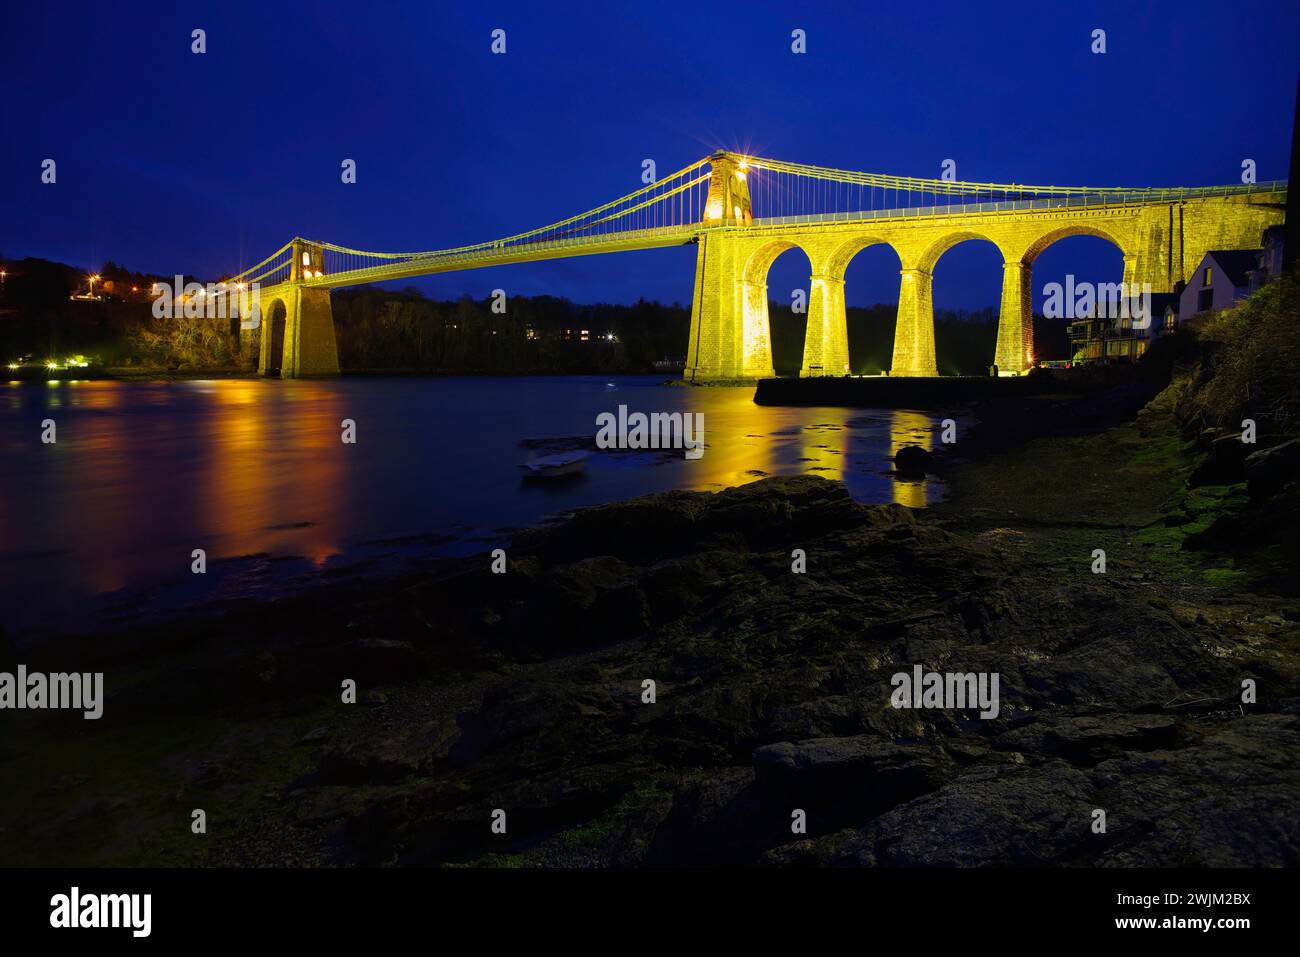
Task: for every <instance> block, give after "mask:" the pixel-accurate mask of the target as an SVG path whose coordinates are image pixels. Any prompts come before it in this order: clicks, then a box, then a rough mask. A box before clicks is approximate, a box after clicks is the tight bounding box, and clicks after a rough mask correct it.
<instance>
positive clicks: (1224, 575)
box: [1201, 568, 1250, 588]
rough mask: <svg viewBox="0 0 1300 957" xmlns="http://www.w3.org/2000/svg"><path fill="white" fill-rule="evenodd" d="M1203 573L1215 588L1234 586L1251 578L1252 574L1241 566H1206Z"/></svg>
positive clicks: (1207, 581)
mask: <svg viewBox="0 0 1300 957" xmlns="http://www.w3.org/2000/svg"><path fill="white" fill-rule="evenodd" d="M1201 574H1202V576H1204V578H1205V581H1206V583H1207V584H1209V585H1213V586H1214V587H1215V588H1234V587H1237V586H1240V585H1244V584H1246V582H1247V581H1249V580H1250V576H1249V575H1247V574H1246V573H1245V572H1243V571H1242V570H1241V569H1239V568H1206V569H1204V570H1203V571H1202V572H1201Z"/></svg>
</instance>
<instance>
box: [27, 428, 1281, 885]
mask: <svg viewBox="0 0 1300 957" xmlns="http://www.w3.org/2000/svg"><path fill="white" fill-rule="evenodd" d="M1084 451H1085V452H1086V456H1085V457H1084V458H1083V459H1081V461H1085V462H1087V461H1093V456H1094V455H1095V453H1094V452H1093V451H1092V450H1090V449H1085V450H1084ZM1053 454H1054V455H1058V456H1064V457H1065V459H1066V460H1067V461H1066V463H1065V465H1064V466H1063V468H1064V467H1068V468H1070V469H1074V470H1077V469H1079V468H1080V466H1079V464H1078V463H1076V462H1073V461H1072V460H1069V455H1068V454H1067V453H1066V452H1061V451H1059V450H1058V451H1056V452H1054V453H1053ZM995 468H996V471H990V472H989V473H987V475H986V476H985V478H984V480H983V481H980V482H973V483H970V485H969V487H970V488H972V489H975V490H976V491H977V493H978V494H977V497H975V498H973V499H972V498H969V497H968V498H962V497H961V496H958V497H957V498H956V499H955V500H954V502H953V503H951V505H949V506H945V507H944V508H942V509H939V510H937V511H928V512H925V513H914V512H912V511H910V510H908V509H906V508H903V507H901V506H897V505H887V506H874V507H868V506H863V505H859V504H857V503H855V502H854V501H852V500H851V499H850V497H849V496H848V494H847V492H846V491H845V488H844V487H843V486H842V485H841V484H839V483H837V482H832V481H827V480H824V479H820V478H816V477H798V478H771V479H765V480H763V481H759V482H755V483H753V484H751V485H747V486H744V487H741V488H737V489H729V490H727V491H724V492H721V493H716V494H713V493H687V492H681V493H669V494H663V495H655V496H649V497H646V498H642V499H638V500H634V501H631V502H627V503H623V504H617V505H610V506H604V507H599V508H592V509H586V510H583V511H580V512H578V513H576V514H575V515H574V516H572V518H570V519H568V520H566V521H564V522H562V523H560V524H558V525H557V526H555V527H553V528H549V529H535V530H529V531H527V532H523V533H521V534H520V535H518V536H517V538H516V540H515V542H514V544H513V546H512V547H511V548H510V549H509V571H508V572H507V573H506V574H505V575H493V574H491V573H490V572H489V571H488V570H487V564H488V563H487V562H486V561H485V560H484V559H483V558H482V557H475V558H472V559H465V560H456V561H447V562H442V563H439V564H438V565H436V566H434V567H433V568H432V569H431V571H429V572H428V573H422V574H419V575H415V576H412V577H409V578H407V579H406V580H404V581H400V582H395V583H392V584H390V585H388V586H386V587H385V588H384V589H383V590H382V591H378V590H375V589H373V588H361V589H359V590H357V591H348V590H346V589H343V590H341V591H331V592H322V593H321V594H318V595H313V596H309V597H308V598H306V599H304V600H303V601H302V602H301V603H298V604H295V603H287V604H286V607H284V608H283V609H278V610H277V609H269V610H268V609H259V614H258V617H257V618H256V619H238V618H235V619H232V620H228V621H225V622H223V623H222V624H221V625H220V626H219V628H217V629H216V631H217V634H219V636H220V637H219V639H218V638H217V637H215V636H212V635H207V636H205V635H204V634H203V633H202V632H200V633H197V634H187V635H185V636H183V637H181V636H180V635H179V633H178V632H177V631H176V630H175V629H171V630H165V631H162V630H160V632H159V633H158V634H157V635H154V636H152V637H150V636H145V635H137V636H134V638H133V640H134V641H135V642H136V644H137V645H138V646H139V648H140V649H142V650H139V651H133V650H124V648H125V647H126V646H125V645H111V644H107V643H105V644H101V645H97V646H95V647H98V648H101V649H105V650H104V651H103V652H102V653H106V654H111V655H113V656H115V658H114V660H113V663H112V666H111V667H112V670H113V673H114V674H115V675H117V676H119V678H118V680H117V681H116V683H115V688H114V691H113V694H112V695H111V697H110V701H109V703H108V708H109V711H110V712H111V713H114V714H117V713H125V714H128V715H130V720H131V721H132V722H134V724H133V725H131V726H130V730H129V731H128V732H121V731H115V730H113V729H114V727H115V726H113V725H111V724H110V723H109V722H102V723H101V724H102V725H103V727H102V728H99V727H97V728H93V729H80V728H78V731H79V733H81V734H85V735H87V737H86V738H85V739H84V741H85V747H87V748H96V747H98V744H97V742H96V740H95V739H94V738H93V735H96V734H126V735H127V738H128V739H129V743H130V744H131V746H132V747H139V745H140V743H142V742H146V741H153V740H155V739H157V738H158V737H159V736H165V735H166V734H167V733H168V729H170V728H172V727H175V726H177V722H178V720H181V721H182V723H183V726H184V727H186V728H192V727H194V726H195V725H196V724H198V723H201V722H204V721H210V722H212V723H213V724H214V726H217V727H219V728H220V731H219V733H214V734H212V735H210V736H209V737H208V738H207V739H205V740H206V741H207V742H208V743H207V744H206V745H199V744H196V743H195V742H196V741H197V740H198V738H197V737H196V736H195V735H193V734H192V733H191V734H190V735H189V736H188V737H187V739H186V741H185V742H183V746H182V748H181V751H179V752H176V754H174V755H173V754H170V753H164V756H163V757H161V758H160V759H151V758H148V757H147V756H146V755H142V756H141V757H140V760H141V761H142V762H144V761H146V760H147V761H149V762H150V763H149V768H150V769H151V770H150V772H149V773H157V772H156V771H153V770H152V769H153V768H154V767H156V765H157V764H158V763H160V762H161V764H162V765H163V766H164V767H166V768H168V769H172V770H168V771H167V774H168V775H171V776H172V777H171V778H170V780H176V778H175V775H180V776H181V777H180V778H179V780H181V781H183V783H181V784H180V785H179V787H178V785H175V784H172V785H170V791H169V792H168V795H167V798H166V799H165V801H164V802H163V803H162V804H161V805H160V806H159V809H158V810H157V811H156V812H154V813H155V817H150V816H149V815H147V814H146V815H142V816H141V819H142V820H145V821H150V820H157V819H160V818H161V819H166V818H167V816H168V815H175V814H176V813H178V812H177V811H176V810H175V807H180V806H182V805H183V807H184V808H188V807H191V806H204V807H206V808H208V810H209V813H210V815H211V817H212V819H213V820H215V821H220V822H221V826H220V827H219V828H214V829H213V833H212V834H211V835H210V836H209V840H208V841H207V842H206V843H205V844H204V845H203V853H204V854H205V855H206V856H204V857H202V858H200V859H199V860H198V861H194V859H193V858H187V857H184V856H180V857H178V856H177V855H184V854H193V853H194V851H193V848H194V846H195V845H194V844H192V843H191V844H178V847H177V849H175V850H173V849H168V848H165V847H164V848H163V849H161V850H159V851H158V852H157V856H158V858H160V859H162V860H164V861H177V860H180V861H187V860H188V861H191V862H200V863H217V864H239V865H247V864H269V863H270V864H283V863H295V864H304V863H305V864H368V865H390V864H419V865H430V864H432V865H454V864H468V863H479V864H497V865H532V864H549V865H578V866H589V865H615V866H642V865H650V866H657V865H747V864H749V865H752V864H766V865H776V864H781V865H818V866H820V865H851V866H930V865H939V866H967V865H974V866H981V865H1102V866H1136V865H1170V866H1172V865H1183V864H1192V865H1232V866H1256V865H1295V864H1300V819H1297V816H1296V815H1295V813H1294V809H1295V807H1297V806H1300V762H1298V761H1297V756H1300V718H1298V717H1297V702H1300V683H1298V682H1297V678H1296V675H1297V667H1296V657H1297V656H1296V651H1295V649H1296V644H1295V640H1296V639H1295V635H1296V632H1295V625H1294V622H1295V621H1296V620H1297V619H1300V613H1297V611H1296V609H1295V608H1293V607H1291V606H1290V605H1288V604H1286V602H1285V601H1282V600H1280V599H1271V598H1259V597H1255V596H1252V595H1251V594H1249V593H1247V592H1243V591H1240V590H1236V591H1232V590H1225V589H1218V590H1216V589H1214V588H1210V587H1208V586H1207V585H1206V583H1205V580H1204V579H1203V578H1202V577H1201V572H1200V571H1199V570H1198V569H1197V568H1196V567H1195V566H1192V565H1188V564H1186V563H1185V562H1184V563H1183V564H1177V563H1174V564H1170V565H1168V566H1167V567H1166V566H1160V565H1155V564H1152V563H1151V562H1149V561H1147V560H1146V559H1145V558H1137V557H1129V556H1135V555H1136V554H1137V553H1136V552H1134V546H1133V545H1132V540H1133V539H1134V537H1135V526H1133V525H1131V524H1130V523H1131V522H1133V521H1134V519H1132V518H1129V517H1126V516H1125V514H1122V513H1117V512H1112V513H1111V514H1112V518H1113V520H1114V524H1113V525H1112V526H1107V525H1104V524H1101V523H1095V524H1093V525H1088V524H1086V523H1080V522H1078V521H1076V520H1074V519H1073V518H1072V517H1071V518H1070V519H1069V520H1068V521H1064V522H1062V523H1060V524H1054V523H1053V521H1052V520H1050V519H1049V518H1048V517H1047V516H1051V515H1053V514H1055V512H1054V509H1055V508H1056V507H1057V506H1056V505H1055V504H1054V500H1048V499H1043V500H1041V501H1038V500H1033V501H1031V500H1029V499H1026V498H1024V497H1021V498H1020V499H1017V500H1016V503H1017V507H1018V508H1019V509H1021V510H1022V511H1021V513H1020V514H1018V515H1008V514H1007V509H1006V508H1005V507H1004V506H1003V503H1005V502H1007V501H1009V499H1008V498H1007V497H1006V496H1005V494H1004V490H1003V488H1002V487H1001V486H1000V485H999V483H1013V484H1014V483H1021V485H1022V486H1023V485H1024V483H1026V482H1030V483H1033V482H1040V481H1041V477H1042V472H1043V468H1042V465H1041V464H1040V463H1038V462H1037V461H1035V460H1033V459H1032V458H1031V459H1030V460H1028V461H1025V462H1023V463H1021V462H1019V461H1010V460H1003V461H1000V462H998V463H997V465H996V466H995ZM1114 481H1115V482H1116V483H1117V487H1119V488H1122V489H1143V488H1145V487H1146V486H1144V485H1143V484H1142V480H1141V479H1140V478H1138V479H1135V478H1134V477H1133V476H1130V475H1125V474H1117V475H1116V477H1115V479H1114ZM1043 488H1044V489H1045V490H1046V491H1045V492H1044V493H1043V494H1046V495H1049V496H1070V495H1074V494H1075V493H1074V492H1073V491H1072V490H1071V487H1070V486H1069V485H1068V483H1065V482H1062V481H1058V480H1049V481H1047V482H1046V483H1045V484H1044V485H1043ZM1134 494H1136V493H1134ZM1134 494H1131V495H1130V499H1129V500H1126V501H1128V502H1129V505H1128V507H1129V508H1130V509H1131V510H1132V513H1133V514H1134V515H1138V514H1145V512H1146V511H1150V512H1151V513H1152V515H1151V519H1150V521H1151V527H1152V528H1155V529H1163V528H1164V527H1165V526H1164V523H1163V521H1160V520H1159V518H1158V516H1157V515H1156V514H1155V507H1154V505H1151V506H1148V504H1147V503H1145V502H1143V501H1137V500H1136V499H1135V498H1134ZM1152 501H1153V502H1157V501H1158V498H1157V497H1153V498H1152ZM1027 514H1032V515H1034V516H1037V519H1036V520H1037V523H1038V524H1032V523H1026V522H1025V521H1024V516H1025V515H1027ZM1066 514H1067V515H1071V516H1072V514H1073V513H1069V512H1068V511H1067V513H1066ZM1139 524H1141V523H1140V522H1139ZM1094 546H1096V547H1104V548H1106V549H1107V550H1108V551H1109V554H1110V556H1111V563H1112V564H1111V569H1110V571H1109V572H1108V573H1107V574H1105V575H1096V574H1092V572H1091V570H1090V553H1091V549H1092V548H1093V547H1094ZM794 549H802V550H804V552H805V553H806V556H807V571H806V573H804V574H796V573H794V572H793V571H792V558H791V553H792V551H793V550H794ZM1141 554H1142V555H1147V554H1148V552H1142V553H1141ZM1188 554H1190V553H1188ZM1190 560H1191V559H1187V561H1190ZM1180 561H1181V559H1180ZM288 622H292V623H295V625H288V624H286V623H288ZM259 629H261V630H260V631H259ZM150 642H153V644H150ZM168 642H170V643H171V644H167V643H168ZM108 649H112V650H111V651H109V650H108ZM144 649H150V650H148V651H147V652H146V650H144ZM169 649H170V650H169ZM85 653H87V654H89V653H90V652H89V651H86V652H85ZM137 660H138V661H139V662H141V664H140V665H138V666H135V665H133V664H132V662H134V661H137ZM159 662H161V664H160V663H159ZM916 665H920V666H922V668H923V669H924V670H925V671H939V672H959V673H977V674H978V673H994V672H996V673H997V674H998V675H999V677H1000V684H999V688H1000V700H999V708H998V710H997V716H996V717H995V718H992V719H988V720H985V719H982V718H981V717H980V716H979V708H978V706H976V705H972V706H971V707H969V708H966V709H962V710H945V709H933V708H931V709H915V710H913V709H898V708H894V707H892V706H891V691H892V687H891V677H892V676H893V675H894V674H895V673H898V672H903V673H906V674H909V675H910V673H911V671H912V668H913V667H914V666H916ZM133 667H138V673H136V674H135V676H134V678H129V677H128V678H127V680H123V679H122V677H121V676H130V675H131V674H132V671H131V669H132V668H133ZM341 676H347V677H349V678H353V679H355V680H357V682H358V687H359V691H360V692H361V693H360V695H359V698H358V700H359V703H358V704H357V705H352V706H341V705H339V704H337V695H338V692H337V690H336V689H337V688H338V687H339V684H338V683H339V679H340V677H341ZM1244 678H1251V679H1252V680H1255V681H1256V682H1257V685H1258V688H1259V693H1258V702H1257V703H1256V704H1253V705H1250V706H1247V707H1243V706H1242V705H1241V703H1240V695H1241V688H1242V681H1243V679H1244ZM647 682H653V692H654V701H653V703H649V688H650V687H651V686H650V685H649V684H648V683H647ZM117 727H120V725H119V726H117ZM79 740H81V739H79ZM40 746H41V745H40V742H39V740H37V739H32V740H27V739H23V740H21V742H20V744H19V749H20V750H19V754H18V756H17V759H16V760H18V761H21V760H24V759H25V758H26V759H29V760H35V759H37V758H38V753H37V749H39V747H40ZM196 749H200V750H196ZM109 753H114V754H123V753H126V754H130V753H134V752H132V751H130V750H129V749H126V748H121V747H118V748H114V749H110V751H109ZM181 754H183V755H184V757H183V759H182V758H180V757H178V755H181ZM253 762H256V763H253ZM142 768H143V765H142ZM142 768H137V769H135V770H134V771H131V770H130V769H126V770H125V771H123V774H124V775H126V776H127V777H128V778H129V779H130V780H132V781H134V780H137V779H139V778H140V777H141V776H142V775H144V774H145V773H146V772H145V771H144V770H142ZM177 769H178V770H177ZM127 772H129V774H128V773H127ZM28 779H29V778H27V777H16V778H15V780H28ZM81 786H85V785H84V783H83V785H81ZM95 787H96V788H99V789H100V790H102V789H103V788H104V787H105V785H104V784H103V783H102V782H100V781H99V780H97V781H96V783H95ZM19 797H20V798H21V795H20V796H19ZM151 799H152V800H157V798H156V797H154V798H150V797H149V796H148V795H139V794H132V795H130V796H129V797H126V796H124V797H122V798H119V800H129V801H132V802H143V805H142V806H147V805H148V801H149V800H151ZM47 800H48V796H47ZM56 800H57V799H56ZM175 802H180V804H175ZM200 802H202V803H200ZM84 804H85V802H82V805H75V806H72V807H71V809H70V810H69V811H67V812H66V813H63V812H59V813H50V814H46V815H43V816H40V817H31V818H30V819H18V820H16V821H15V826H14V827H13V831H14V833H16V834H18V835H19V839H20V840H27V839H28V838H27V835H28V834H29V833H30V835H31V840H32V841H38V840H39V841H48V840H49V839H50V838H51V835H54V836H55V837H56V838H57V837H58V836H59V835H62V834H64V833H66V832H79V831H81V832H83V833H84V830H83V829H84V826H85V822H86V817H85V816H86V815H88V814H89V815H97V816H96V818H95V819H96V820H99V821H101V822H102V821H103V820H104V818H103V817H102V815H103V814H104V813H105V811H104V807H105V805H103V803H102V802H99V803H95V804H94V805H93V806H90V805H86V806H83V805H84ZM173 805H174V806H173ZM27 806H32V805H30V804H29V805H27ZM235 809H238V810H235ZM497 809H501V810H504V811H505V812H506V815H507V821H508V826H507V830H506V833H504V834H495V833H493V832H492V831H491V829H490V822H491V819H492V815H493V812H494V810H497ZM1098 809H1100V810H1104V811H1105V813H1106V819H1107V829H1106V832H1105V833H1104V834H1099V833H1094V832H1093V830H1092V822H1093V819H1094V818H1093V812H1094V811H1095V810H1098ZM796 811H802V812H803V819H804V820H806V831H799V832H796V831H794V830H792V826H791V825H792V821H794V820H795V818H796V816H797V815H796V814H795V812H796ZM182 817H183V815H182ZM155 830H156V826H155ZM184 831H185V828H184V827H181V828H180V829H179V832H181V833H183V832H184ZM107 833H108V834H110V835H112V834H113V831H112V829H111V828H109V829H108V830H107ZM115 841H116V844H110V845H108V846H107V848H106V849H105V850H104V851H103V852H102V857H101V858H100V859H101V860H103V861H105V862H115V861H120V860H121V859H122V858H121V856H120V855H121V851H120V850H117V849H115V848H120V847H122V846H130V845H129V843H128V841H127V839H126V838H124V837H122V836H121V835H119V836H117V837H116V838H115ZM15 846H18V845H10V850H9V852H8V853H9V855H10V856H11V857H12V856H13V855H15V854H16V853H17V852H16V851H15V850H14V847H15ZM46 846H48V844H47V845H46Z"/></svg>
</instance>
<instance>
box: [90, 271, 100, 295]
mask: <svg viewBox="0 0 1300 957" xmlns="http://www.w3.org/2000/svg"><path fill="white" fill-rule="evenodd" d="M97 282H99V274H98V273H96V274H95V275H93V276H91V277H90V294H91V295H92V296H93V295H95V283H97Z"/></svg>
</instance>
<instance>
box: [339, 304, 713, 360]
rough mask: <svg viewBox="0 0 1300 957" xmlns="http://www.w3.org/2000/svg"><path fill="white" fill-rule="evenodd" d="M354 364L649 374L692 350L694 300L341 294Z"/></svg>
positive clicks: (346, 347)
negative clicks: (589, 301)
mask: <svg viewBox="0 0 1300 957" xmlns="http://www.w3.org/2000/svg"><path fill="white" fill-rule="evenodd" d="M333 312H334V330H335V336H336V338H337V340H338V347H339V362H340V364H341V365H342V366H343V367H344V368H346V369H411V370H414V371H419V372H448V373H450V372H462V373H494V374H516V373H609V374H613V373H641V372H652V371H654V364H655V363H656V362H658V361H660V360H663V359H665V358H680V357H681V356H683V355H684V354H685V351H686V339H687V335H688V334H689V331H690V324H691V315H690V311H689V310H688V309H686V308H685V307H683V306H681V305H678V304H673V305H671V306H666V305H663V304H662V303H658V302H646V301H645V300H641V301H640V302H637V303H635V304H633V305H630V306H628V305H615V304H609V303H601V304H597V305H579V304H577V303H573V302H570V301H569V300H567V299H557V298H555V297H553V296H532V297H529V296H515V297H511V298H508V299H504V300H493V299H480V300H476V299H470V298H469V297H464V298H462V299H460V300H459V301H456V302H439V301H436V300H432V299H427V298H426V297H425V296H423V295H422V294H421V293H420V292H419V291H418V290H414V289H408V290H405V291H403V292H396V293H395V292H390V291H387V290H383V289H344V290H340V291H338V292H336V293H335V294H334V298H333Z"/></svg>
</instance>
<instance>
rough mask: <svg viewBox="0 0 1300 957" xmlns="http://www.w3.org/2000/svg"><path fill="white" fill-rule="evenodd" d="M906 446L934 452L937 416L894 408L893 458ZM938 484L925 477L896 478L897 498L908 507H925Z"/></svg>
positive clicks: (892, 414)
mask: <svg viewBox="0 0 1300 957" xmlns="http://www.w3.org/2000/svg"><path fill="white" fill-rule="evenodd" d="M905 445H919V446H920V447H921V448H923V449H925V450H926V451H927V452H933V451H934V447H935V443H934V417H933V416H931V415H927V414H925V413H922V412H911V411H908V410H906V409H894V410H892V411H891V413H890V417H889V460H890V461H891V462H892V461H893V460H894V456H895V455H897V454H898V450H899V449H901V448H902V447H903V446H905ZM934 495H935V486H934V483H932V482H928V481H926V480H925V479H920V480H918V481H911V480H906V479H898V478H896V479H894V501H895V502H897V503H898V504H899V505H906V506H907V507H908V508H925V506H927V505H929V504H930V503H931V501H933V500H934Z"/></svg>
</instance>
